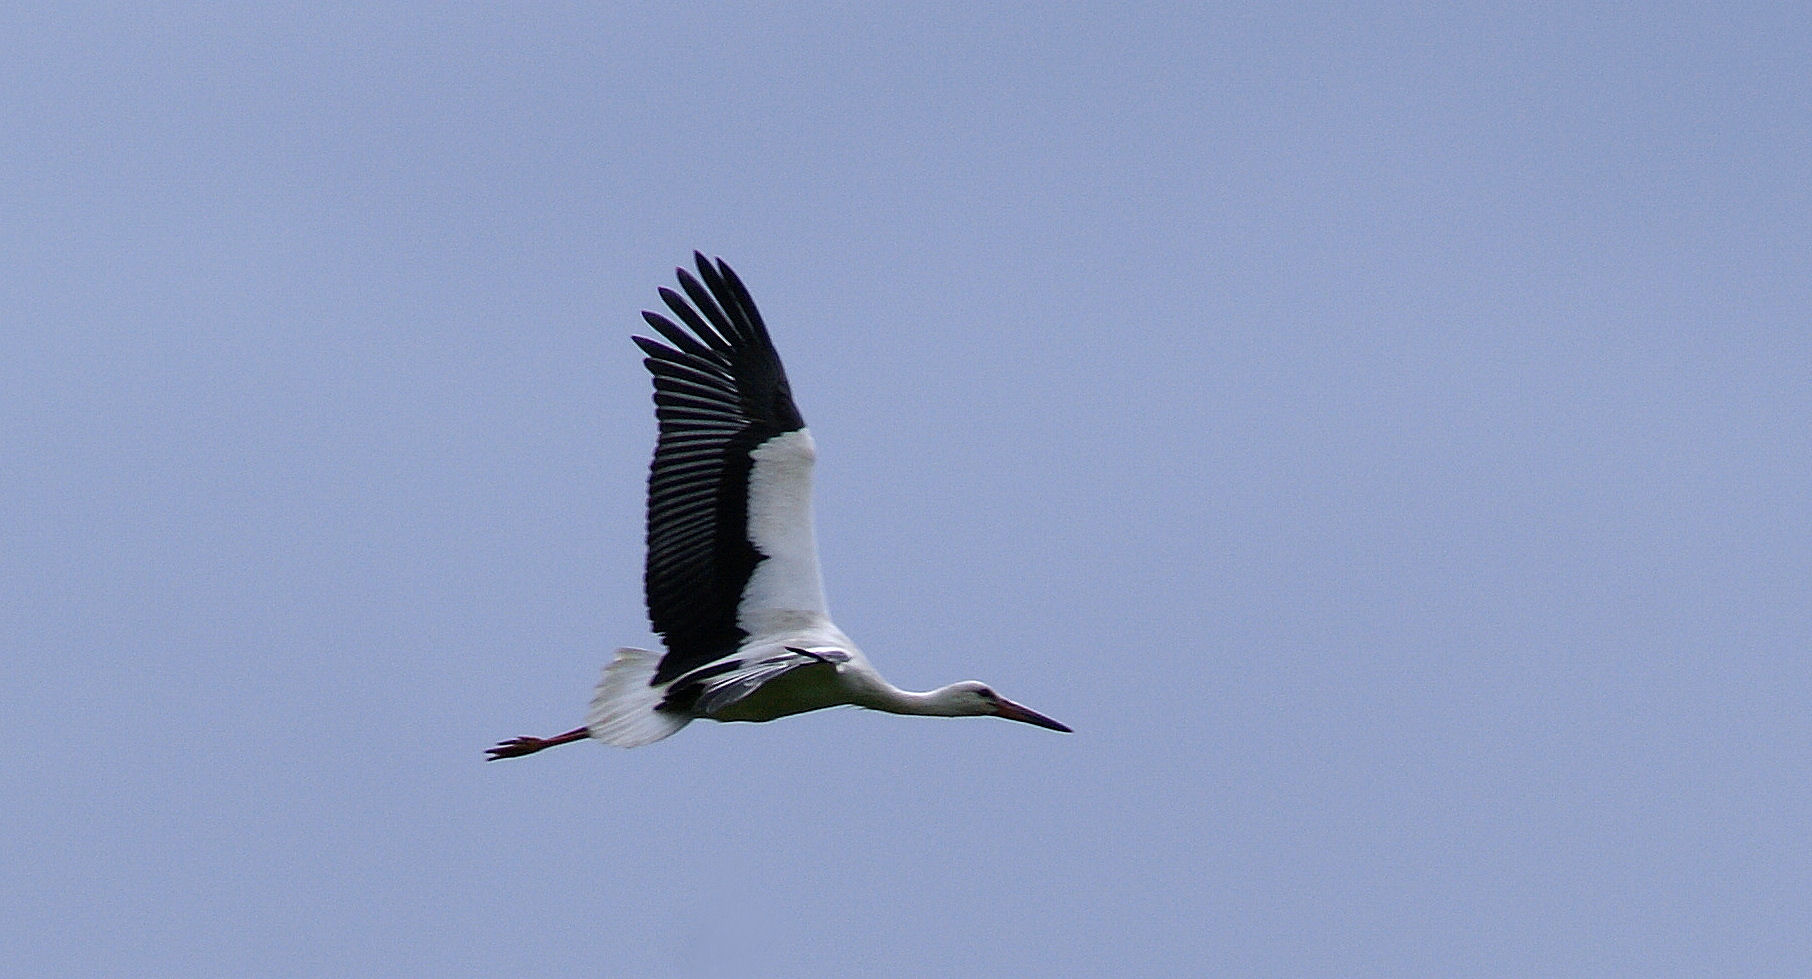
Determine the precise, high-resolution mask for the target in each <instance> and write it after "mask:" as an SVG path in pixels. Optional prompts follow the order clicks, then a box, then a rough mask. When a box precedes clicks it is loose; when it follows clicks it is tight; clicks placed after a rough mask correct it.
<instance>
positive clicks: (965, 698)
mask: <svg viewBox="0 0 1812 979" xmlns="http://www.w3.org/2000/svg"><path fill="white" fill-rule="evenodd" d="M937 696H938V699H939V700H941V701H942V702H943V706H946V707H948V708H950V713H951V715H952V716H957V717H1004V718H1006V719H1007V720H1009V721H1024V722H1025V723H1027V724H1036V725H1038V726H1039V727H1047V728H1050V729H1051V730H1053V731H1062V732H1064V733H1065V734H1068V733H1070V729H1069V728H1067V727H1065V726H1063V725H1062V724H1059V723H1057V722H1056V721H1053V720H1051V719H1050V718H1048V717H1046V716H1044V715H1043V714H1040V713H1038V712H1037V711H1035V710H1033V709H1032V708H1030V707H1025V706H1022V705H1020V704H1016V703H1014V702H1012V701H1011V700H1008V699H1007V698H1005V697H1002V696H1001V695H1000V694H997V693H995V692H994V690H993V688H991V687H989V686H988V685H987V684H985V683H983V682H981V681H980V680H964V681H963V682H961V683H952V684H951V685H949V686H947V687H945V688H944V689H942V690H939V691H938V692H937Z"/></svg>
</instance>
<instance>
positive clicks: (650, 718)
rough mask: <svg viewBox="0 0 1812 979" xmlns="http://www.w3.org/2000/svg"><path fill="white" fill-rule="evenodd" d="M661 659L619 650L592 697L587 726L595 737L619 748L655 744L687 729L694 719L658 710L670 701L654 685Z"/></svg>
mask: <svg viewBox="0 0 1812 979" xmlns="http://www.w3.org/2000/svg"><path fill="white" fill-rule="evenodd" d="M660 662H661V657H660V655H659V654H657V653H651V652H649V651H648V650H646V649H619V650H617V658H616V659H615V660H614V661H612V662H611V664H610V665H609V666H607V667H605V668H604V678H603V679H602V680H599V681H598V689H597V692H596V693H594V694H592V698H591V710H590V711H589V712H588V713H587V714H586V715H585V726H586V727H587V728H589V729H590V730H591V736H592V737H594V738H597V739H598V740H599V741H602V742H604V743H605V744H614V745H616V746H617V747H619V748H634V747H638V746H640V745H645V744H652V743H654V742H656V741H659V740H660V739H662V738H664V737H667V736H668V735H670V734H672V733H673V732H675V731H678V730H679V729H680V728H682V727H685V726H686V724H687V723H688V722H690V721H691V720H692V718H690V717H687V716H686V715H684V714H675V713H673V712H671V711H664V710H656V709H655V708H656V707H659V706H660V704H661V701H662V700H663V699H665V698H666V696H667V690H666V687H664V686H661V687H655V686H650V685H649V681H650V680H653V679H654V671H655V668H656V667H658V666H659V665H660Z"/></svg>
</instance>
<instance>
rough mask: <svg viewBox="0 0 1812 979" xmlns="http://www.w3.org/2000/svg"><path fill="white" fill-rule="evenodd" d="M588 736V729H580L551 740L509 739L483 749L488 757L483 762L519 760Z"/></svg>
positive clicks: (589, 734)
mask: <svg viewBox="0 0 1812 979" xmlns="http://www.w3.org/2000/svg"><path fill="white" fill-rule="evenodd" d="M590 736H591V731H590V730H589V729H587V728H582V727H580V728H574V729H573V730H571V731H568V732H566V733H565V734H557V735H554V736H553V737H551V738H511V739H510V740H508V741H499V742H497V746H496V747H495V748H487V749H485V754H487V755H489V756H490V757H488V758H486V759H485V761H496V760H497V759H499V758H521V757H522V756H523V755H532V754H534V753H535V752H537V751H540V750H541V749H543V748H552V747H553V746H554V745H557V744H566V743H567V742H569V741H578V740H580V739H582V738H586V737H590Z"/></svg>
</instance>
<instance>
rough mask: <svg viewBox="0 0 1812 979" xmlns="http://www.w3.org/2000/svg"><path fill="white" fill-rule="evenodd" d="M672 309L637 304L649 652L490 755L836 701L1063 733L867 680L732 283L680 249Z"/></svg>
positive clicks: (781, 403)
mask: <svg viewBox="0 0 1812 979" xmlns="http://www.w3.org/2000/svg"><path fill="white" fill-rule="evenodd" d="M693 257H694V258H695V259H696V261H697V266H698V275H697V276H696V277H694V276H693V275H692V274H691V273H689V272H687V271H686V270H685V269H679V270H678V274H679V282H680V286H681V288H682V289H683V290H684V295H681V294H680V293H678V292H675V291H673V290H671V289H665V288H663V289H661V290H660V295H661V299H662V300H663V301H664V302H665V303H666V305H667V308H668V309H669V310H671V311H672V313H673V316H674V317H676V318H677V319H678V322H677V323H676V322H675V321H674V319H669V318H668V317H666V316H663V315H661V314H659V313H652V312H644V313H643V314H642V317H643V319H645V320H646V321H647V323H648V325H649V326H651V327H653V328H654V331H655V332H656V333H658V334H659V335H660V337H661V339H662V340H665V341H666V342H665V343H662V342H659V341H656V340H651V339H648V338H647V337H636V338H635V342H636V344H637V345H638V346H640V347H641V348H642V352H643V353H644V354H646V355H647V357H646V359H645V360H644V361H643V363H644V364H646V365H647V367H648V370H649V373H651V374H652V375H653V376H654V404H655V417H656V418H657V419H658V421H659V423H660V436H659V439H658V441H657V442H656V444H655V450H654V462H653V464H652V466H651V467H650V470H649V474H648V556H647V565H646V568H645V572H644V577H643V584H644V587H645V589H646V594H647V601H648V618H649V621H650V622H651V623H652V624H653V626H654V631H655V632H657V633H660V635H661V638H662V639H663V640H664V642H665V643H666V646H667V652H666V653H665V654H664V655H657V654H655V653H652V652H649V651H647V650H642V649H619V650H617V655H616V659H615V661H613V662H612V663H611V664H610V666H608V667H607V668H606V669H605V671H604V677H603V679H602V680H601V681H599V683H598V688H597V692H596V694H595V695H594V696H593V698H592V704H591V710H590V712H589V713H588V714H587V716H586V721H585V726H584V727H581V728H576V729H574V730H572V731H568V732H566V733H565V734H561V735H557V736H555V737H552V738H532V737H524V738H515V739H513V740H510V741H505V742H502V743H500V744H498V745H497V746H496V747H494V748H492V749H490V757H491V759H492V760H496V759H498V758H511V757H516V756H518V755H526V754H531V753H533V752H536V751H540V750H541V749H543V748H547V747H551V746H553V745H556V744H564V743H567V742H569V741H577V740H580V739H582V738H586V737H592V738H597V739H598V740H600V741H605V742H608V743H610V744H615V745H620V746H623V747H635V746H637V745H643V744H648V743H650V742H653V741H658V740H660V739H662V738H664V737H667V736H668V735H670V734H673V733H674V732H675V731H678V730H679V729H680V728H682V727H685V726H686V724H688V723H689V722H691V721H692V720H694V719H696V718H709V719H711V720H717V721H768V720H773V719H775V718H779V717H785V716H787V715H790V714H798V713H802V712H804V711H809V710H818V709H820V708H824V707H835V706H841V705H851V706H857V707H867V708H871V709H874V710H883V711H889V712H891V713H896V714H928V715H938V716H952V717H954V716H967V715H992V716H996V717H1005V718H1008V719H1010V720H1016V721H1024V722H1027V723H1030V724H1036V725H1039V726H1040V727H1046V728H1050V729H1052V730H1057V731H1068V730H1069V728H1067V727H1065V726H1063V725H1062V724H1059V723H1057V722H1056V721H1053V720H1051V719H1050V718H1048V717H1045V716H1044V715H1042V714H1039V713H1038V712H1036V711H1033V710H1030V709H1028V708H1026V707H1023V706H1021V705H1019V704H1016V703H1013V702H1012V701H1010V700H1007V699H1005V698H1003V697H1001V696H999V695H998V694H996V693H994V692H993V691H992V690H990V689H989V688H988V687H987V686H986V685H985V684H982V683H979V682H977V681H973V680H968V681H964V682H962V683H955V684H951V685H950V686H947V687H942V688H940V689H937V690H933V691H930V692H928V693H913V692H910V691H905V690H900V689H898V688H896V687H894V686H893V685H892V684H889V683H888V682H887V681H886V680H884V679H882V678H881V676H880V674H879V673H877V672H875V670H874V668H873V667H872V666H870V665H869V663H868V660H867V658H866V657H864V656H863V655H862V652H861V650H859V649H857V648H856V645H855V643H853V642H851V641H850V639H849V637H848V636H845V635H844V634H843V633H842V632H841V631H840V630H839V629H838V628H837V627H836V626H835V625H834V624H833V623H832V622H831V620H830V614H829V612H828V611H827V609H826V607H825V602H824V584H823V581H822V578H821V576H820V573H819V569H818V546H817V542H816V539H815V537H814V534H813V529H812V466H813V462H814V460H815V458H816V448H815V447H814V445H813V443H812V436H811V432H810V431H808V430H807V429H806V427H805V421H804V419H803V418H801V417H800V414H799V409H798V407H796V406H795V405H794V403H793V395H792V390H791V389H790V388H789V386H788V385H787V379H786V370H785V368H783V367H782V366H781V363H780V355H779V354H778V353H776V352H775V350H774V344H773V341H772V340H771V339H769V337H768V331H767V327H766V326H765V325H763V323H762V321H761V314H760V313H759V312H757V311H756V309H755V303H754V302H753V301H752V300H751V299H750V298H749V293H748V290H747V289H746V288H744V286H743V284H742V281H741V280H740V279H738V278H737V277H736V273H734V272H732V271H731V270H730V267H729V266H728V265H726V264H724V262H723V261H722V260H721V259H719V260H718V261H716V262H715V263H713V262H711V261H709V260H707V259H706V258H705V257H704V256H703V255H702V254H697V253H695V254H694V256H693Z"/></svg>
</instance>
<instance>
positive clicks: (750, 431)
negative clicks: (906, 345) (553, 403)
mask: <svg viewBox="0 0 1812 979" xmlns="http://www.w3.org/2000/svg"><path fill="white" fill-rule="evenodd" d="M693 258H694V259H695V260H696V261H697V263H698V278H694V277H693V276H692V275H691V274H690V273H688V272H687V271H686V270H685V269H679V270H677V271H678V273H679V282H680V286H681V288H683V289H684V290H685V293H686V294H685V296H681V295H680V294H679V293H676V292H674V291H673V290H671V289H662V290H661V291H660V293H661V299H662V300H663V301H665V302H666V304H667V308H668V309H670V310H672V311H673V315H674V316H676V317H678V318H679V320H680V322H681V323H684V324H685V327H686V328H685V329H682V328H681V327H680V326H679V325H678V324H676V323H674V322H673V321H672V320H670V319H668V318H667V317H665V316H662V315H660V314H659V313H651V312H643V313H642V318H643V319H645V320H647V321H648V325H649V326H652V327H653V328H654V329H655V331H656V332H658V333H659V334H660V335H661V337H662V339H664V340H666V341H667V344H671V345H672V346H668V345H667V344H662V343H658V342H656V341H654V340H650V339H648V338H646V337H639V336H638V337H636V338H635V342H636V344H637V345H638V346H640V347H641V348H642V351H643V352H644V353H646V354H647V355H648V356H647V359H646V360H644V361H643V363H644V364H646V365H647V367H648V371H649V373H651V374H653V375H654V405H655V412H654V413H655V417H656V418H657V419H659V421H660V437H659V440H658V441H657V442H656V444H655V447H654V463H653V465H652V466H651V467H650V469H649V473H648V564H647V568H646V571H645V574H644V576H643V585H644V587H645V588H646V591H647V598H648V619H649V621H650V622H651V623H652V624H653V626H654V631H656V632H658V633H660V634H661V637H662V638H663V639H664V640H666V643H667V655H666V656H664V657H663V658H662V659H661V664H660V668H659V669H658V670H657V671H656V672H655V675H654V679H653V681H652V682H653V683H655V684H660V683H665V682H667V681H669V680H672V679H674V678H675V677H678V676H680V675H682V674H684V673H687V672H689V671H691V670H694V669H697V668H698V667H700V666H703V665H706V664H708V663H711V662H712V661H714V660H717V659H719V658H721V657H723V656H724V655H726V654H728V653H730V652H733V651H734V650H735V649H736V648H737V647H738V646H739V645H741V643H742V641H743V640H744V639H745V638H746V633H745V632H744V631H743V629H742V628H741V627H739V626H738V625H737V606H738V604H739V603H740V602H741V600H742V596H743V589H744V586H745V585H746V584H747V583H748V581H749V577H750V575H752V574H753V573H754V571H755V567H756V565H758V564H760V563H761V561H762V560H763V559H764V555H763V554H762V552H761V551H759V550H757V549H756V547H755V545H754V544H753V543H752V542H751V541H750V538H749V526H748V523H749V507H748V496H749V473H750V471H751V469H752V466H753V460H752V459H751V457H750V454H749V453H750V452H751V451H752V450H754V449H755V448H756V447H758V446H760V445H761V444H762V443H764V442H766V441H768V440H769V439H772V438H774V437H775V436H777V435H783V434H785V433H787V432H792V431H797V430H799V429H802V428H804V427H805V421H804V419H802V418H800V416H799V409H798V408H797V407H796V406H794V404H793V395H792V391H791V389H790V388H789V387H788V386H787V380H786V370H785V369H784V368H783V367H781V365H780V355H779V354H777V353H775V351H774V343H773V341H772V340H770V339H769V338H768V331H767V327H766V326H764V325H763V324H762V322H761V314H760V313H758V312H756V310H755V303H754V301H753V300H751V299H750V298H749V292H748V290H747V289H746V288H744V287H743V284H742V281H741V280H739V279H738V278H737V277H736V273H735V272H732V271H730V267H729V266H728V265H726V264H724V262H723V260H722V259H719V260H717V262H716V263H715V264H713V263H711V262H710V261H708V260H706V258H705V256H704V255H702V254H699V253H697V252H694V253H693ZM701 279H702V280H703V282H702V283H701V282H700V280H701ZM688 299H689V300H690V302H688Z"/></svg>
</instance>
